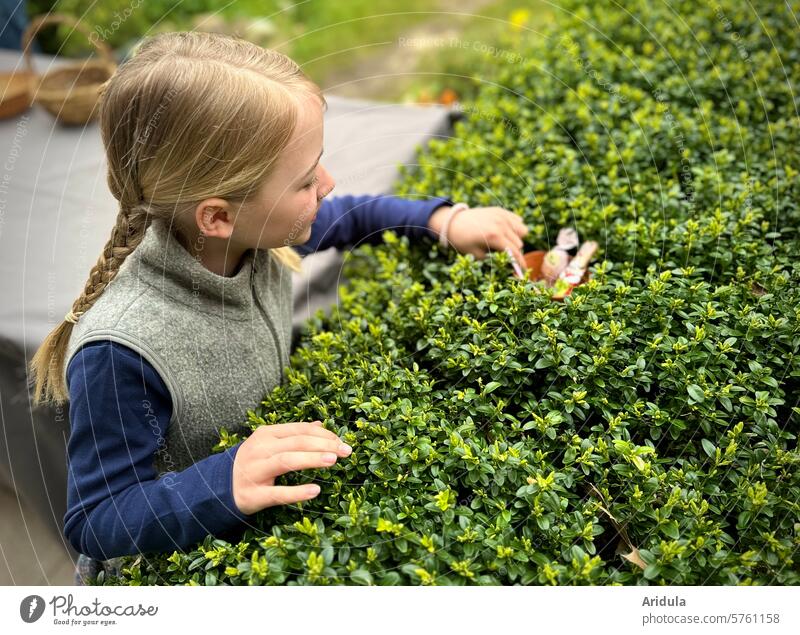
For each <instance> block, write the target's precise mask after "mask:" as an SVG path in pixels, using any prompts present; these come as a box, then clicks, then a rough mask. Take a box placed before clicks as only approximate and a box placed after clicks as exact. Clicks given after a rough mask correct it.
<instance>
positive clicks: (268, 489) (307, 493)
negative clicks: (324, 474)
mask: <svg viewBox="0 0 800 635" xmlns="http://www.w3.org/2000/svg"><path fill="white" fill-rule="evenodd" d="M319 492H320V487H319V485H316V484H314V483H308V484H307V485H267V486H265V487H264V489H263V494H264V498H263V501H262V502H263V503H264V507H262V509H264V508H267V507H272V506H274V505H291V504H293V503H299V502H300V501H307V500H309V499H312V498H314V497H316V496H317V495H318V494H319Z"/></svg>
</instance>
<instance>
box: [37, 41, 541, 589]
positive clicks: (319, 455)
mask: <svg viewBox="0 0 800 635" xmlns="http://www.w3.org/2000/svg"><path fill="white" fill-rule="evenodd" d="M104 88H105V90H104V92H103V94H102V96H101V104H100V127H101V133H102V138H103V143H104V146H105V150H106V154H107V161H108V184H109V186H110V189H111V192H112V193H113V195H114V197H115V198H116V199H117V200H118V201H119V214H118V215H117V220H116V225H115V227H114V228H113V230H112V232H111V238H110V239H109V241H108V243H106V246H105V248H104V250H103V253H102V254H101V255H100V258H99V259H98V261H97V264H96V265H95V266H94V267H93V269H92V271H91V273H90V275H89V280H88V281H87V283H86V286H85V288H84V290H83V293H82V294H81V295H80V297H79V298H78V299H77V300H76V301H75V302H74V304H73V305H72V310H71V311H70V312H69V313H68V314H67V315H66V316H65V318H64V321H63V323H61V324H60V325H59V326H58V327H56V328H55V329H54V330H53V331H52V332H51V333H50V334H49V335H48V337H47V338H46V339H45V341H44V343H43V344H42V346H41V347H40V348H39V350H38V351H37V353H36V355H35V356H34V358H33V360H32V361H31V373H32V374H33V375H34V376H35V383H34V395H33V398H34V402H35V403H40V402H45V401H65V400H69V417H70V426H71V433H70V438H69V443H68V456H69V476H68V501H67V505H68V510H67V513H66V515H65V518H64V533H65V536H66V537H67V538H68V540H69V541H70V543H71V544H72V545H73V546H74V547H75V549H76V550H77V551H78V552H79V553H80V557H79V561H78V570H77V573H76V582H77V583H79V584H80V583H82V582H83V581H85V580H86V579H87V578H88V577H89V576H94V575H96V574H97V573H98V572H100V571H101V570H104V571H106V573H107V574H108V575H113V574H114V573H116V571H117V569H116V567H117V565H118V564H119V562H118V558H119V556H122V555H125V554H133V553H139V552H147V551H154V552H155V551H160V552H166V551H174V550H176V549H182V548H183V547H186V546H189V545H192V544H194V543H197V542H198V541H200V540H202V538H203V537H205V536H206V535H208V534H214V535H227V532H232V531H236V530H237V528H238V529H241V528H242V527H243V525H244V523H247V521H248V519H249V518H250V516H251V515H252V514H255V513H256V512H258V511H260V510H262V509H265V508H267V507H270V506H273V505H289V504H293V503H296V502H298V501H303V500H308V499H310V498H313V497H315V496H317V495H318V494H319V492H320V487H319V485H317V484H313V483H308V484H304V485H295V486H291V487H289V486H284V485H279V484H278V483H277V482H276V481H277V479H278V477H280V476H281V475H283V474H286V473H287V472H289V471H292V470H305V469H312V468H317V469H319V468H325V467H328V466H331V465H333V464H334V463H336V461H338V460H339V459H344V458H346V457H347V456H348V455H349V454H350V452H351V448H350V447H349V446H347V445H346V444H344V443H342V442H341V440H340V439H339V438H338V437H337V435H336V434H334V433H333V432H331V431H329V430H326V429H325V428H323V427H322V424H321V422H319V421H314V422H291V423H282V424H278V425H270V426H263V427H261V428H259V429H258V430H257V431H256V432H254V433H253V434H251V435H250V436H249V437H248V438H247V439H246V440H245V441H243V442H241V443H239V444H238V445H236V446H235V447H233V448H230V449H229V450H227V451H226V452H223V453H218V454H212V453H211V451H212V447H213V446H214V445H215V443H216V442H217V441H218V437H219V428H220V427H221V426H225V427H227V428H228V429H229V430H231V429H236V428H237V427H239V426H240V425H241V423H242V421H243V420H244V418H245V415H244V413H246V411H247V410H248V409H251V408H255V407H256V406H257V405H258V404H259V403H260V401H261V400H262V399H263V397H264V395H265V394H268V393H269V392H270V391H271V390H272V389H273V388H274V387H275V386H276V385H278V384H280V382H281V380H282V373H283V369H284V368H285V367H286V366H287V365H288V364H289V355H290V344H291V317H292V312H291V309H292V302H291V272H292V271H297V270H298V269H299V261H300V257H301V255H305V254H308V253H311V252H313V251H316V250H321V249H327V248H328V247H331V246H336V247H340V248H344V247H347V246H351V245H353V244H355V243H357V242H360V241H366V242H370V243H372V244H375V243H376V242H378V241H379V240H380V235H381V232H382V231H383V230H384V229H387V228H399V231H400V233H403V234H405V235H407V236H410V237H414V238H422V237H427V238H436V237H439V239H440V240H441V242H442V243H443V244H445V245H446V244H452V245H453V246H454V247H455V248H457V249H458V250H459V251H461V252H464V253H472V254H473V255H475V256H476V257H478V258H483V257H485V256H486V253H487V250H488V249H497V250H501V249H505V248H506V247H509V248H511V249H512V250H513V252H514V255H515V257H516V258H517V259H518V260H519V262H520V263H522V254H521V253H520V247H521V246H522V240H521V238H520V237H521V236H523V235H524V234H525V233H526V231H527V228H526V227H525V225H524V224H523V223H522V221H521V220H520V219H519V217H518V216H517V215H516V214H514V213H513V212H511V211H508V210H505V209H502V208H499V207H488V208H476V209H469V208H467V206H466V205H464V204H458V205H453V203H452V201H450V200H448V199H433V200H430V201H409V200H403V199H401V198H399V197H394V196H378V197H370V196H360V197H353V196H342V197H338V198H333V199H325V197H326V196H327V195H328V194H329V193H330V192H331V190H333V188H334V181H333V179H332V178H331V175H330V174H329V173H328V171H327V170H326V169H325V168H324V167H323V165H322V164H321V163H320V157H321V155H322V152H323V148H322V139H323V111H324V109H325V108H326V107H327V104H326V102H325V99H324V97H323V95H322V92H321V90H320V89H319V87H318V86H316V85H315V84H314V83H313V82H311V81H310V80H309V79H308V78H307V77H306V76H305V74H304V73H303V72H302V71H301V69H300V68H299V67H298V66H297V64H295V63H294V62H293V61H291V60H290V59H288V58H287V57H286V56H284V55H282V54H280V53H278V52H276V51H273V50H265V49H263V48H261V47H258V46H256V45H254V44H251V43H248V42H246V41H243V40H239V39H237V38H232V37H228V36H223V35H219V34H208V33H194V32H189V33H166V34H160V35H157V36H154V37H151V38H149V39H147V40H145V41H144V42H143V43H142V44H141V45H140V46H139V47H138V49H137V50H136V51H135V53H134V55H133V56H132V57H131V58H130V59H129V60H127V61H126V62H125V63H124V64H122V65H121V66H120V67H119V69H118V70H117V72H116V73H115V74H114V76H113V77H112V78H111V79H110V80H109V81H108V82H107V83H106V85H105V87H104ZM456 212H460V213H458V215H456Z"/></svg>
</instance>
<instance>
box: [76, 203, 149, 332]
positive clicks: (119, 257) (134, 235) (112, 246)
mask: <svg viewBox="0 0 800 635" xmlns="http://www.w3.org/2000/svg"><path fill="white" fill-rule="evenodd" d="M151 220H152V216H150V214H149V213H148V211H147V210H146V208H143V207H142V206H141V205H140V204H135V205H125V204H122V203H121V204H120V210H119V214H118V215H117V223H116V225H115V226H114V229H113V230H111V238H109V239H108V242H107V243H106V244H105V247H103V251H102V253H101V254H100V257H99V258H98V259H97V264H95V266H94V267H92V270H91V272H90V273H89V279H88V280H87V281H86V285H85V286H84V288H83V293H82V294H81V296H80V297H79V298H78V299H77V300H75V303H74V304H73V305H72V310H71V311H70V312H69V313H68V314H67V315H66V316H65V317H64V319H65V320H66V321H68V322H72V319H74V320H75V321H77V320H78V319H79V318H80V316H81V315H82V314H84V313H86V311H88V310H89V309H90V308H91V307H92V305H93V304H94V303H95V301H96V300H97V298H99V297H100V296H101V295H102V294H103V291H105V288H106V286H108V284H109V283H110V282H111V281H112V280H113V279H114V278H115V277H116V275H117V272H118V271H119V268H120V267H121V266H122V263H123V262H125V259H126V258H127V257H128V256H129V255H130V253H131V252H132V251H133V250H134V249H136V247H137V246H138V245H139V243H140V242H142V239H143V238H144V234H145V231H146V230H147V226H148V225H149V224H150V221H151ZM71 318H72V319H71ZM73 323H74V322H73Z"/></svg>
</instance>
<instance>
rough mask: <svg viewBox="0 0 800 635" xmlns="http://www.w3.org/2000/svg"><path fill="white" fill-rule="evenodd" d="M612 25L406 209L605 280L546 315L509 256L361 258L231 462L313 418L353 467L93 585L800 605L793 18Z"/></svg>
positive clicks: (537, 41)
mask: <svg viewBox="0 0 800 635" xmlns="http://www.w3.org/2000/svg"><path fill="white" fill-rule="evenodd" d="M586 5H589V6H586ZM626 6H627V10H623V9H621V8H620V7H619V6H618V5H617V4H616V3H615V2H606V1H597V2H594V3H584V2H568V3H566V4H564V9H563V10H562V11H560V12H559V13H560V15H559V18H558V21H557V23H556V24H555V25H554V27H553V29H552V30H550V31H548V32H546V33H545V34H544V35H543V36H542V35H535V34H531V35H530V37H529V38H526V37H522V38H519V39H518V41H517V43H516V44H515V46H516V47H517V48H516V49H515V52H516V53H517V54H518V55H517V56H510V55H509V56H498V63H497V67H496V73H495V75H494V76H493V77H486V78H485V80H486V81H485V85H484V87H483V88H482V90H481V91H480V94H479V96H478V97H477V99H476V100H475V101H474V102H472V103H469V104H463V113H464V117H463V119H462V120H461V121H459V122H458V123H457V125H456V131H455V135H454V136H453V137H452V138H450V139H447V140H436V141H434V142H432V143H431V144H430V145H429V146H427V147H426V148H425V149H424V150H423V151H421V153H420V156H419V161H418V165H417V166H416V167H415V168H414V169H408V170H405V171H404V175H403V180H402V182H401V183H400V184H399V186H398V189H397V193H398V194H401V195H404V196H424V195H431V194H443V195H448V196H450V197H451V198H453V199H455V200H459V199H464V200H467V201H468V202H470V203H471V204H472V205H473V206H477V205H500V206H503V207H506V208H508V209H512V210H515V211H517V212H518V213H519V214H520V215H521V216H522V217H523V218H524V220H525V221H526V222H527V223H528V225H529V226H530V227H531V229H532V231H531V233H530V234H529V238H530V240H529V244H528V245H527V247H528V248H540V249H546V248H547V247H548V246H549V245H550V243H551V242H552V240H553V237H554V236H555V233H556V232H557V230H558V228H559V227H561V226H565V225H573V226H575V227H576V228H577V230H578V231H579V233H580V234H581V236H582V237H584V238H585V239H589V238H592V239H595V240H598V241H599V242H600V244H601V253H600V255H599V257H598V258H597V260H596V261H595V264H594V265H593V267H592V270H591V271H592V277H591V280H590V281H589V282H588V283H587V284H585V285H583V286H581V287H579V288H578V289H576V291H575V292H574V293H573V294H572V296H571V297H569V298H567V300H566V301H564V302H554V301H553V300H551V299H550V298H549V296H548V293H547V292H546V291H542V290H540V289H539V287H537V285H535V284H534V283H531V282H528V281H520V280H517V279H515V278H513V277H511V276H510V275H509V273H510V268H509V263H508V259H507V257H506V256H505V254H503V253H491V254H490V255H489V257H488V258H486V259H485V260H481V261H479V260H476V259H475V258H474V257H472V256H465V255H460V254H457V253H455V252H453V251H449V252H445V251H443V250H440V249H439V247H438V245H432V244H430V243H417V244H409V241H408V240H407V239H405V238H398V237H397V236H396V235H395V234H393V233H391V232H387V233H386V234H384V237H385V244H383V245H380V246H374V247H373V246H369V245H365V246H362V247H359V248H357V249H356V250H354V251H353V252H351V253H350V254H349V255H348V259H347V265H346V266H347V271H346V273H347V276H348V278H349V280H350V282H349V284H348V285H347V286H344V287H342V288H341V302H340V304H339V305H338V306H337V307H336V308H335V309H334V310H333V312H332V313H331V314H330V315H329V316H326V315H324V314H323V313H322V312H319V313H317V315H316V316H315V317H314V319H312V320H311V321H310V322H309V323H308V324H307V326H306V328H305V329H304V331H303V334H302V337H301V341H300V344H299V346H298V348H297V349H296V351H295V353H294V355H293V358H292V368H291V369H290V370H288V373H287V378H286V381H285V383H284V384H283V385H281V386H279V387H277V388H276V389H275V390H274V391H273V392H271V393H270V394H269V395H266V396H265V399H264V401H263V403H262V404H261V405H260V406H259V407H258V408H256V409H255V410H253V411H250V412H248V413H246V417H243V419H245V418H246V423H245V425H243V427H242V429H241V430H237V431H233V430H231V431H225V433H224V434H223V435H222V438H221V440H220V443H219V445H218V446H217V449H218V450H221V449H223V448H226V447H229V446H230V445H232V444H234V443H236V442H237V441H239V440H241V438H243V436H244V435H245V434H247V433H248V432H249V431H250V430H251V429H254V428H255V427H256V426H261V425H270V424H273V423H276V422H283V421H299V420H314V419H321V420H323V421H324V422H325V424H326V426H327V427H329V428H330V429H332V430H334V431H335V432H337V433H338V434H340V435H341V436H342V437H343V438H344V439H345V440H346V441H347V442H348V443H350V444H351V445H352V446H353V448H354V452H353V454H352V455H351V456H350V457H349V458H348V459H345V460H341V461H340V462H339V464H338V465H336V466H335V467H333V468H331V469H328V470H324V471H322V470H321V471H318V472H305V473H302V474H294V475H289V476H287V477H286V478H285V479H284V482H287V483H296V482H305V481H307V480H309V479H317V480H319V481H320V483H321V484H322V493H321V494H320V495H319V496H318V497H317V498H316V499H314V500H312V501H309V502H306V503H302V504H300V505H297V506H291V507H282V508H272V509H269V510H265V511H264V512H261V513H259V514H258V515H257V519H256V522H255V524H254V525H252V526H250V527H248V528H246V529H245V530H243V532H242V533H241V535H240V536H239V535H237V536H236V537H234V538H231V540H232V542H229V541H228V540H224V539H221V538H219V537H217V538H214V537H212V536H209V537H207V538H206V539H205V540H204V541H203V543H202V544H199V545H197V546H196V547H195V548H193V549H190V550H188V551H187V552H183V551H176V552H175V553H172V554H160V555H159V554H141V555H139V556H135V557H134V556H131V557H130V558H126V566H125V568H124V572H123V576H122V578H120V579H115V580H108V579H106V580H102V579H101V580H99V582H101V583H106V584H131V585H138V584H164V583H166V584H390V585H391V584H424V585H428V584H449V585H462V584H626V585H628V584H632V585H646V584H685V585H695V584H798V583H800V564H799V563H798V557H797V550H798V545H799V544H800V514H799V513H798V512H799V511H800V507H799V504H798V501H800V476H798V474H799V473H800V472H799V471H798V467H800V460H799V458H800V457H799V456H798V449H797V437H796V430H797V421H798V416H800V409H798V407H797V406H798V397H797V394H798V385H799V384H800V360H799V355H800V290H799V289H798V282H800V265H798V263H797V255H798V247H800V241H799V240H798V233H797V228H798V225H799V224H800V211H798V201H800V186H799V185H798V179H797V175H798V173H799V172H800V157H799V156H798V153H797V151H796V150H797V148H798V147H800V125H798V123H800V121H799V120H798V110H797V101H796V94H797V93H796V91H797V88H798V84H797V82H798V74H799V73H800V52H799V51H798V48H797V47H796V31H795V28H794V27H793V25H794V24H795V23H794V21H793V19H792V17H791V13H790V12H792V13H793V14H794V15H796V14H797V13H798V12H800V3H798V2H789V3H787V5H786V6H784V5H782V4H780V3H772V2H755V3H751V4H748V3H739V2H735V1H734V0H724V1H722V0H720V2H719V3H718V4H717V3H711V4H710V5H706V4H704V3H699V4H698V3H694V2H688V1H687V2H682V1H676V2H671V3H669V4H663V5H662V4H650V3H648V2H645V1H644V0H642V1H637V2H630V3H626ZM528 40H529V41H528Z"/></svg>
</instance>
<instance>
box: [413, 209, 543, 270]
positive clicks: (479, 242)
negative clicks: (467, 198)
mask: <svg viewBox="0 0 800 635" xmlns="http://www.w3.org/2000/svg"><path fill="white" fill-rule="evenodd" d="M450 209H451V208H450V206H449V205H445V206H443V207H440V208H438V209H437V210H436V211H435V212H433V214H431V217H430V219H429V220H428V227H429V228H430V229H431V230H433V232H434V233H435V234H436V235H437V236H438V235H439V234H440V233H441V230H442V225H443V224H444V221H445V219H446V218H447V216H448V215H449V213H450ZM527 233H528V226H527V225H526V224H525V223H523V222H522V219H521V218H520V217H519V216H518V215H517V214H515V213H514V212H512V211H510V210H507V209H504V208H502V207H473V208H470V209H465V210H463V211H461V212H458V213H457V214H456V215H455V216H454V217H453V219H452V220H451V221H450V225H449V226H448V228H447V241H448V242H449V243H451V244H452V245H453V247H455V248H456V249H457V250H458V251H460V252H461V253H463V254H472V255H473V256H475V257H476V258H478V259H479V260H483V259H484V258H485V257H486V254H487V252H488V251H491V250H494V251H504V250H505V248H506V247H508V248H509V249H511V253H512V254H514V258H515V259H516V260H517V262H518V263H519V266H520V268H521V269H522V270H523V271H524V270H525V258H524V257H523V256H522V246H523V242H522V236H525V234H527Z"/></svg>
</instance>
